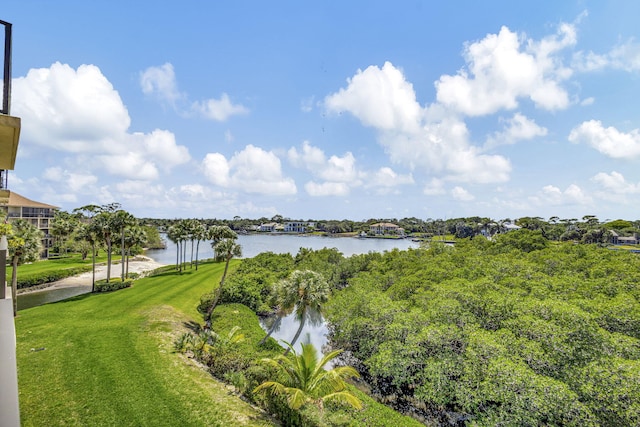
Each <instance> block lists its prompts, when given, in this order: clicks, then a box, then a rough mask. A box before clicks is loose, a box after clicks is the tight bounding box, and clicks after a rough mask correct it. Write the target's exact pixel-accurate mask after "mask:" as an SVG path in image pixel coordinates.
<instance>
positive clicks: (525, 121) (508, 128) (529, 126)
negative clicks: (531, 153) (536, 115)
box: [485, 113, 547, 148]
mask: <svg viewBox="0 0 640 427" xmlns="http://www.w3.org/2000/svg"><path fill="white" fill-rule="evenodd" d="M504 122H505V123H506V124H505V127H504V130H503V131H502V132H496V133H494V134H493V135H492V136H490V137H489V138H488V139H487V142H486V144H485V148H492V147H495V146H498V145H503V144H515V143H516V142H518V141H522V140H529V139H533V138H536V137H539V136H545V135H546V134H547V129H546V128H544V127H542V126H539V125H538V124H537V123H536V122H535V121H534V120H532V119H529V118H528V117H526V116H524V115H523V114H520V113H516V114H514V115H513V117H512V118H511V119H508V120H504Z"/></svg>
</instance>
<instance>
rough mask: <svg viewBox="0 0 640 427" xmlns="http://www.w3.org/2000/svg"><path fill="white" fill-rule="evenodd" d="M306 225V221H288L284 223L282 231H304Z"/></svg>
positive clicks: (305, 230)
mask: <svg viewBox="0 0 640 427" xmlns="http://www.w3.org/2000/svg"><path fill="white" fill-rule="evenodd" d="M308 226H309V224H308V223H306V222H300V221H289V222H286V223H285V224H284V232H285V233H306V232H307V227H308Z"/></svg>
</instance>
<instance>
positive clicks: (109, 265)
mask: <svg viewBox="0 0 640 427" xmlns="http://www.w3.org/2000/svg"><path fill="white" fill-rule="evenodd" d="M110 280H111V237H109V238H107V283H109V281H110Z"/></svg>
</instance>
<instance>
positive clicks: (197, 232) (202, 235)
mask: <svg viewBox="0 0 640 427" xmlns="http://www.w3.org/2000/svg"><path fill="white" fill-rule="evenodd" d="M193 237H194V238H195V240H196V271H198V252H199V251H200V242H201V241H203V240H205V239H206V238H207V228H206V227H205V226H204V224H203V223H201V222H197V223H196V224H195V225H194V228H193Z"/></svg>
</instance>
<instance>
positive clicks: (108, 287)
mask: <svg viewBox="0 0 640 427" xmlns="http://www.w3.org/2000/svg"><path fill="white" fill-rule="evenodd" d="M131 285H133V280H124V281H121V280H120V279H111V281H109V282H107V281H106V280H99V281H96V288H95V292H97V293H99V292H111V291H117V290H120V289H125V288H130V287H131Z"/></svg>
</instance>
